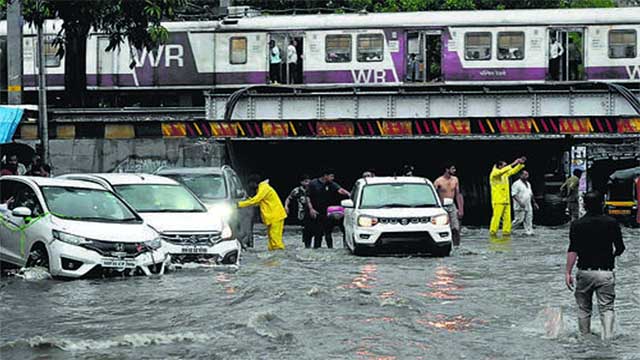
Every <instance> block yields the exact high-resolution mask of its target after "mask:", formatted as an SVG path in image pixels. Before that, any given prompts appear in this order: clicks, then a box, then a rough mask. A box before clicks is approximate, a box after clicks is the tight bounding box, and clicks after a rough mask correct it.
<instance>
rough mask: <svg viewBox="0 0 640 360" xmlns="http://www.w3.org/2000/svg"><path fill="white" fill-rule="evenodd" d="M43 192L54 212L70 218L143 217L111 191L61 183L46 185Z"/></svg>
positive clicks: (125, 219)
mask: <svg viewBox="0 0 640 360" xmlns="http://www.w3.org/2000/svg"><path fill="white" fill-rule="evenodd" d="M42 194H43V195H44V199H45V201H46V203H47V207H48V208H49V211H50V212H51V214H53V215H55V216H57V217H60V218H63V219H71V220H85V221H105V222H123V221H134V222H138V221H141V219H140V218H139V217H138V216H137V215H136V214H135V213H133V212H132V211H131V210H130V209H129V208H128V207H127V206H126V205H125V204H124V203H123V202H122V200H120V199H119V198H118V197H117V196H115V195H114V194H113V193H111V192H110V191H106V190H98V189H83V188H74V187H62V186H43V187H42Z"/></svg>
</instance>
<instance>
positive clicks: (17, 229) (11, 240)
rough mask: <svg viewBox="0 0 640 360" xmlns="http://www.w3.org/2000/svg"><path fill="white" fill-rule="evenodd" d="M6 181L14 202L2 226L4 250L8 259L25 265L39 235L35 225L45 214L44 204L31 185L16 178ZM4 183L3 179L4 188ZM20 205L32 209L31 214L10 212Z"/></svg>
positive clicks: (10, 205) (9, 207) (4, 215)
mask: <svg viewBox="0 0 640 360" xmlns="http://www.w3.org/2000/svg"><path fill="white" fill-rule="evenodd" d="M6 182H7V183H8V184H7V187H8V188H9V193H11V194H12V197H13V202H12V203H11V204H9V206H8V211H7V212H6V213H5V214H3V217H4V219H5V221H6V223H5V224H3V226H2V228H3V230H2V231H3V234H2V235H3V236H2V240H1V241H2V252H3V254H4V255H5V256H6V257H7V260H8V261H10V262H12V263H14V264H19V265H24V263H25V261H26V259H27V258H28V255H29V249H30V248H31V244H32V242H33V241H34V239H35V238H36V235H37V229H36V228H34V225H35V223H36V222H37V221H38V220H39V219H38V218H39V217H40V216H41V215H42V214H43V211H42V204H40V200H39V199H38V196H37V195H36V192H35V190H34V189H33V188H31V186H29V185H27V184H26V183H23V182H20V181H14V180H8V181H6ZM4 183H5V182H4V181H3V190H4V185H5V184H4ZM3 197H4V191H3ZM18 207H26V208H28V209H29V210H31V216H30V217H27V218H22V217H17V216H13V215H12V214H11V213H10V212H9V211H13V209H15V208H18Z"/></svg>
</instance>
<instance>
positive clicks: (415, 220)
mask: <svg viewBox="0 0 640 360" xmlns="http://www.w3.org/2000/svg"><path fill="white" fill-rule="evenodd" d="M429 221H431V218H429V217H402V218H378V222H379V223H380V224H391V225H395V224H400V225H409V224H426V223H428V222H429Z"/></svg>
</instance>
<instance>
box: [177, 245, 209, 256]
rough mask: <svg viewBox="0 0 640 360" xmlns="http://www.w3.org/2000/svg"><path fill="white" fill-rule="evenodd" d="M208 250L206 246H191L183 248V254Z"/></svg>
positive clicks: (202, 252) (200, 252)
mask: <svg viewBox="0 0 640 360" xmlns="http://www.w3.org/2000/svg"><path fill="white" fill-rule="evenodd" d="M207 252H208V250H207V248H206V247H204V246H190V247H183V248H182V253H183V254H206V253H207Z"/></svg>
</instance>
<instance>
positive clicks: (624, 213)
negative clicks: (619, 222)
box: [609, 210, 631, 215]
mask: <svg viewBox="0 0 640 360" xmlns="http://www.w3.org/2000/svg"><path fill="white" fill-rule="evenodd" d="M609 214H611V215H629V214H631V210H609Z"/></svg>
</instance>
